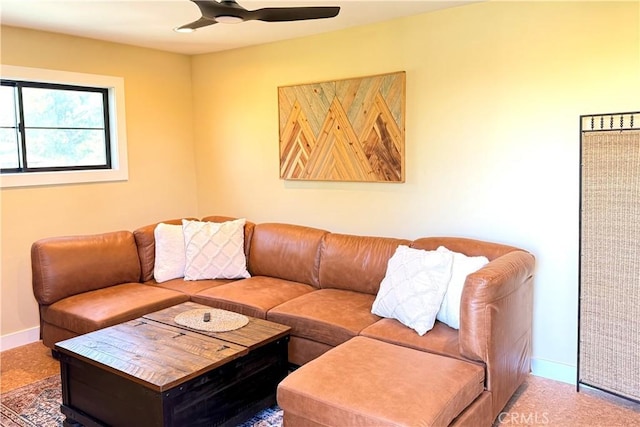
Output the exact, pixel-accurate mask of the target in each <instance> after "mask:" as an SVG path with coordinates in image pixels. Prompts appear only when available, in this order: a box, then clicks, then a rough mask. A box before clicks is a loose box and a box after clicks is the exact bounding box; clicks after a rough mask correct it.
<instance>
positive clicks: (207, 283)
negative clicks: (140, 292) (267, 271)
mask: <svg viewBox="0 0 640 427" xmlns="http://www.w3.org/2000/svg"><path fill="white" fill-rule="evenodd" d="M234 281H235V280H234V279H209V280H184V279H182V278H180V279H173V280H167V281H166V282H162V283H158V282H156V281H154V280H151V281H149V282H145V284H147V285H151V286H156V287H158V288H163V289H171V290H174V291H178V292H182V293H183V294H187V295H193V294H197V293H198V292H202V291H204V290H206V289H209V288H214V287H216V286H220V285H224V284H226V283H231V282H234Z"/></svg>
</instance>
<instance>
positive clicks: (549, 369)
mask: <svg viewBox="0 0 640 427" xmlns="http://www.w3.org/2000/svg"><path fill="white" fill-rule="evenodd" d="M577 372H578V370H577V368H576V367H575V366H572V365H565V364H564V363H558V362H551V361H549V360H544V359H536V358H533V359H531V373H532V374H533V375H535V376H538V377H544V378H549V379H552V380H556V381H562V382H563V383H567V384H574V385H575V384H576V378H577Z"/></svg>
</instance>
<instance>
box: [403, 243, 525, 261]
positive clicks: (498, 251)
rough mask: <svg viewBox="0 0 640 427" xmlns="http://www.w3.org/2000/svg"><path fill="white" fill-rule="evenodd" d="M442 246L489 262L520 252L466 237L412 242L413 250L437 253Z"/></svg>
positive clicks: (513, 248) (510, 247) (511, 247)
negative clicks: (483, 257)
mask: <svg viewBox="0 0 640 427" xmlns="http://www.w3.org/2000/svg"><path fill="white" fill-rule="evenodd" d="M440 246H444V247H445V248H447V249H449V250H450V251H453V252H459V253H461V254H465V255H467V256H485V257H487V259H488V260H489V261H491V260H494V259H496V258H498V257H501V256H502V255H505V254H507V253H509V252H513V251H517V250H520V249H518V248H516V247H513V246H508V245H502V244H500V243H491V242H484V241H482V240H475V239H467V238H464V237H422V238H419V239H416V240H414V241H413V242H411V247H412V248H415V249H424V250H427V251H435V250H436V249H438V247H440Z"/></svg>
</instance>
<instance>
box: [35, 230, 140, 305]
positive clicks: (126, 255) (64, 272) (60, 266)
mask: <svg viewBox="0 0 640 427" xmlns="http://www.w3.org/2000/svg"><path fill="white" fill-rule="evenodd" d="M31 271H32V285H33V294H34V296H35V298H36V300H37V301H38V304H40V305H50V304H53V303H54V302H56V301H59V300H61V299H62V298H66V297H68V296H71V295H76V294H80V293H83V292H88V291H93V290H96V289H100V288H105V287H107V286H113V285H118V284H121V283H127V282H138V281H139V280H140V260H139V259H138V251H137V248H136V243H135V240H134V238H133V234H132V233H131V232H129V231H115V232H111V233H103V234H96V235H86V236H69V237H53V238H48V239H42V240H38V241H37V242H35V243H34V244H33V245H32V246H31Z"/></svg>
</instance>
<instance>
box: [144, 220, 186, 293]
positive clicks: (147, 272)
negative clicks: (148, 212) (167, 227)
mask: <svg viewBox="0 0 640 427" xmlns="http://www.w3.org/2000/svg"><path fill="white" fill-rule="evenodd" d="M187 219H194V218H187ZM162 223H163V224H173V225H182V219H168V220H166V221H162ZM158 224H160V223H159V222H156V223H153V224H149V225H145V226H143V227H139V228H137V229H135V230H134V231H133V236H134V238H135V241H136V246H137V248H138V257H139V258H140V276H141V277H140V279H138V280H140V281H141V282H147V281H149V280H153V267H154V266H155V259H156V240H155V237H154V232H155V229H156V226H157V225H158Z"/></svg>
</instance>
